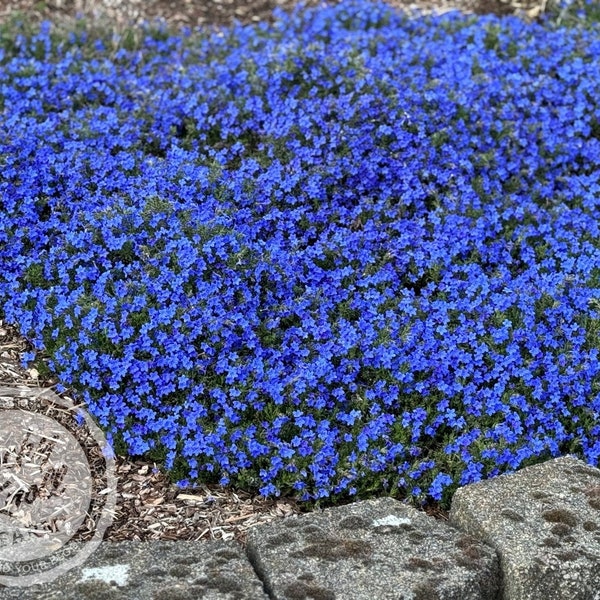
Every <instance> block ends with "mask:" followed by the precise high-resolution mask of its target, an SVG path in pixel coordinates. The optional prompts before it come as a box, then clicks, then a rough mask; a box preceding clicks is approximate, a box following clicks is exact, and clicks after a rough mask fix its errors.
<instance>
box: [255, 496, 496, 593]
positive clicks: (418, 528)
mask: <svg viewBox="0 0 600 600" xmlns="http://www.w3.org/2000/svg"><path fill="white" fill-rule="evenodd" d="M246 552H247V554H248V557H249V558H250V561H251V563H252V564H253V566H254V568H255V570H256V572H257V573H258V575H259V577H260V579H262V581H263V583H264V585H265V590H266V591H267V592H268V593H269V595H270V597H271V598H272V600H309V599H314V600H373V599H377V600H387V599H389V600H392V599H393V600H434V599H435V600H495V599H496V598H497V593H498V590H499V582H500V574H499V561H498V557H497V555H496V552H495V551H494V550H493V548H491V547H490V546H488V545H486V544H483V543H481V542H480V541H478V540H476V539H475V538H473V537H472V536H469V535H466V534H464V533H462V532H460V531H458V530H456V529H455V528H453V527H450V526H448V525H447V524H445V523H443V522H439V521H436V520H435V519H434V518H433V517H429V516H427V515H426V514H425V513H423V512H420V511H417V510H415V509H413V508H411V507H409V506H406V505H404V504H402V503H401V502H398V501H396V500H393V499H392V498H379V499H376V500H367V501H364V502H359V503H356V504H351V505H347V506H341V507H335V508H330V509H326V510H323V511H321V512H313V513H310V514H309V515H300V516H298V515H295V516H290V517H287V518H285V519H283V520H281V521H274V522H271V523H269V524H268V525H263V526H258V527H255V528H253V529H252V530H250V532H249V534H248V540H247V546H246Z"/></svg>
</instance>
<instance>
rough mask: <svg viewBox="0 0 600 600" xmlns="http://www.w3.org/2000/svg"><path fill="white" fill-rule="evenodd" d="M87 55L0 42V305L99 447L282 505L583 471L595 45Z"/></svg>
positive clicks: (298, 43)
mask: <svg viewBox="0 0 600 600" xmlns="http://www.w3.org/2000/svg"><path fill="white" fill-rule="evenodd" d="M113 41H114V40H113ZM111 43H112V42H111V40H110V39H107V38H106V37H104V38H103V37H102V36H98V37H95V38H93V39H92V38H86V32H85V30H82V31H79V32H74V33H72V34H71V35H70V36H67V37H64V36H63V37H57V36H56V35H54V34H53V30H52V28H51V27H50V26H48V25H47V26H45V27H43V28H42V29H41V30H40V31H39V32H36V33H35V34H34V35H31V36H19V37H17V38H15V39H14V40H12V41H11V43H10V44H9V43H7V42H6V41H5V43H4V46H3V50H1V51H0V62H1V65H2V66H1V68H0V110H1V111H2V122H1V124H0V164H1V171H0V190H1V196H0V198H1V199H0V202H1V204H2V212H1V214H0V266H1V268H0V299H1V302H2V306H3V312H4V317H5V318H6V320H7V321H8V322H11V323H14V324H16V325H18V327H19V328H20V331H21V332H22V333H23V335H26V336H28V338H29V339H30V340H31V341H32V342H33V344H34V346H35V347H36V348H37V349H39V350H44V351H45V353H47V355H48V356H49V357H50V361H49V365H50V367H51V368H52V369H53V371H54V372H55V373H56V374H57V375H58V377H59V378H60V381H61V382H62V385H63V386H68V387H70V388H72V389H74V390H76V391H78V393H79V395H80V397H81V398H82V399H83V400H84V401H85V402H86V403H87V404H88V407H89V410H90V411H91V413H92V414H93V415H95V417H96V418H97V419H98V421H99V422H100V424H101V425H102V426H103V427H105V428H106V429H107V431H108V432H109V434H110V435H112V436H113V439H114V440H115V441H118V442H120V443H121V444H124V445H125V447H126V449H127V451H128V452H129V453H131V454H133V455H142V454H145V455H152V456H157V457H161V458H162V459H164V463H165V465H166V467H167V468H168V469H171V470H172V471H173V473H174V474H175V477H176V478H180V479H181V481H180V483H181V485H186V484H193V483H194V482H195V481H197V480H198V479H200V478H206V477H212V478H214V479H215V480H217V481H220V482H222V483H223V484H226V483H235V484H237V485H241V486H246V487H248V488H255V489H259V490H260V492H261V493H262V494H264V495H277V494H280V493H283V492H286V493H289V492H292V491H295V493H297V494H298V496H299V497H301V498H302V499H304V500H316V499H318V498H330V499H331V498H335V497H339V498H342V497H345V496H352V495H366V494H369V493H373V492H376V493H380V492H385V493H388V494H394V495H402V496H405V497H413V498H414V499H421V500H425V499H427V498H428V497H430V498H434V499H437V500H440V499H443V500H447V499H448V497H449V494H450V493H451V492H452V490H453V489H454V488H455V487H456V486H457V485H463V484H467V483H470V482H475V481H477V480H479V479H481V478H483V477H491V476H494V475H497V474H499V473H502V472H505V471H510V470H512V469H516V468H518V467H520V466H523V465H526V464H530V463H532V462H535V461H539V460H542V459H545V458H548V457H550V456H557V455H560V454H563V453H567V452H569V453H576V454H578V455H580V456H582V457H583V458H585V460H587V461H588V462H589V463H591V464H597V463H598V459H599V456H600V363H599V362H598V349H599V347H600V312H599V308H600V293H599V292H600V290H599V287H600V241H599V240H600V232H599V216H600V169H599V167H598V165H599V164H600V106H599V104H598V99H599V98H600V77H598V73H600V35H599V34H598V29H597V27H594V26H590V27H586V28H583V27H576V28H571V29H563V28H559V27H556V26H553V25H552V24H551V23H546V24H545V25H540V24H526V23H525V22H523V21H520V20H518V19H516V18H508V19H504V20H499V19H497V18H492V17H485V18H483V17H482V18H475V17H472V18H467V17H464V16H459V15H456V14H451V15H446V16H442V17H419V18H408V17H407V16H405V15H403V14H401V13H398V12H394V11H393V10H392V9H391V8H389V7H387V6H386V5H384V4H375V3H367V2H361V1H354V0H350V1H349V2H344V3H342V4H341V5H338V6H336V7H323V8H320V9H317V10H310V11H304V10H298V11H297V12H295V13H294V14H291V15H284V14H281V15H279V18H278V20H277V21H276V22H275V24H274V25H267V24H261V25H258V26H253V27H242V26H237V27H233V28H231V29H228V30H223V31H215V32H212V33H211V32H208V31H204V32H182V33H181V34H179V35H177V36H174V35H171V34H169V33H168V32H167V31H164V30H153V29H147V30H146V31H145V33H144V34H143V35H142V37H141V38H140V39H139V41H138V42H136V43H132V44H130V45H129V46H128V47H124V46H121V47H115V45H114V44H113V45H111ZM33 357H34V354H33V353H31V354H30V355H28V356H26V360H31V359H33Z"/></svg>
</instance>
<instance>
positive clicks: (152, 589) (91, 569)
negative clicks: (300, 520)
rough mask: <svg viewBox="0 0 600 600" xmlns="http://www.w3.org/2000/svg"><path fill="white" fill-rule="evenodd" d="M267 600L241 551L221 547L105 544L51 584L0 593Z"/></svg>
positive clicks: (27, 598) (84, 599)
mask: <svg viewBox="0 0 600 600" xmlns="http://www.w3.org/2000/svg"><path fill="white" fill-rule="evenodd" d="M200 598H202V599H203V600H268V596H267V595H266V594H265V593H264V591H263V586H262V583H261V582H260V581H259V579H258V578H257V577H256V574H255V572H254V570H253V569H252V566H251V565H250V563H249V562H248V560H247V558H246V555H245V553H244V549H243V548H242V546H240V545H239V544H237V543H233V542H232V543H227V542H220V541H214V542H201V541H196V542H194V541H179V542H166V541H156V542H135V541H127V542H115V543H112V542H105V543H103V544H101V545H100V547H99V548H98V549H97V550H96V551H95V552H94V553H93V554H92V555H91V556H90V557H89V558H88V560H87V561H86V562H85V563H84V564H83V565H82V566H80V567H77V568H74V569H72V570H70V571H68V572H67V573H66V574H65V575H62V576H60V577H59V578H58V579H55V580H54V581H52V582H50V583H47V584H43V585H34V586H29V587H24V588H19V587H0V600H9V599H10V600H16V599H18V600H34V599H35V600H59V599H60V600H117V599H120V600H123V599H131V600H196V599H200Z"/></svg>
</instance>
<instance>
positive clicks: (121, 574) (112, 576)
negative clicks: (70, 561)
mask: <svg viewBox="0 0 600 600" xmlns="http://www.w3.org/2000/svg"><path fill="white" fill-rule="evenodd" d="M81 574H82V577H81V579H80V580H79V581H78V582H77V583H81V582H83V581H89V580H90V579H100V580H101V581H105V582H106V583H111V582H113V581H114V582H115V584H116V585H118V586H124V585H127V579H128V576H129V565H109V566H108V567H96V568H87V569H82V570H81Z"/></svg>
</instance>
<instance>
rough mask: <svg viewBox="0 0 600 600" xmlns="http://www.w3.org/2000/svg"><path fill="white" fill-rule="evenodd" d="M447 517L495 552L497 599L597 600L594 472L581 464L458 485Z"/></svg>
mask: <svg viewBox="0 0 600 600" xmlns="http://www.w3.org/2000/svg"><path fill="white" fill-rule="evenodd" d="M450 522H451V523H453V524H455V525H457V526H459V527H460V528H461V529H463V530H464V531H465V532H467V533H470V534H472V535H474V536H476V537H478V538H479V539H481V540H484V541H486V542H488V543H489V544H491V545H493V546H494V547H495V548H496V550H498V553H499V556H500V561H501V568H502V573H503V577H504V600H599V599H600V470H598V469H596V468H593V467H590V466H588V465H587V464H586V463H584V462H583V461H581V460H579V459H577V458H575V457H572V456H565V457H562V458H557V459H554V460H549V461H547V462H545V463H543V464H539V465H535V466H532V467H526V468H524V469H521V470H520V471H517V472H516V473H512V474H506V475H501V476H499V477H496V478H494V479H490V480H486V481H482V482H479V483H476V484H472V485H469V486H466V487H464V488H461V489H459V490H457V492H456V493H455V495H454V497H453V500H452V508H451V511H450Z"/></svg>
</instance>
